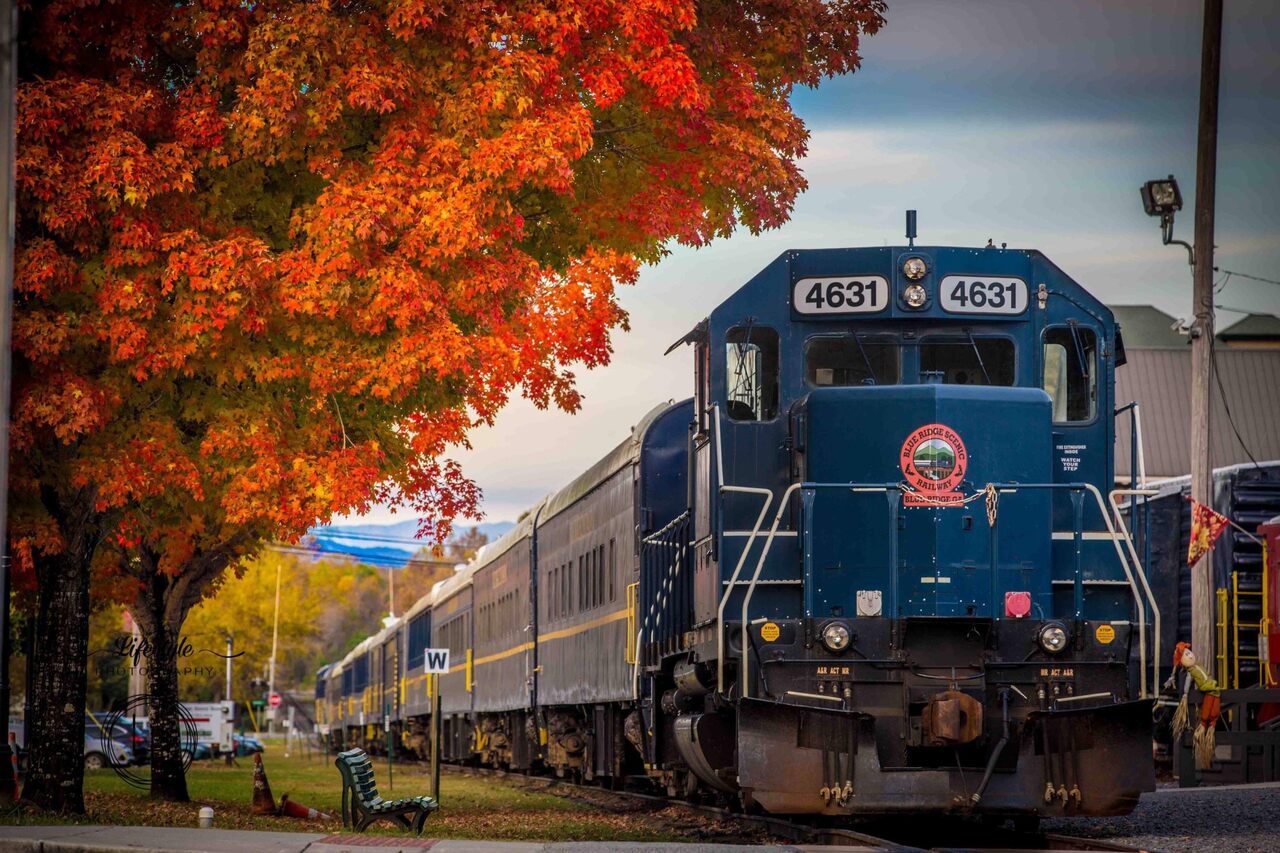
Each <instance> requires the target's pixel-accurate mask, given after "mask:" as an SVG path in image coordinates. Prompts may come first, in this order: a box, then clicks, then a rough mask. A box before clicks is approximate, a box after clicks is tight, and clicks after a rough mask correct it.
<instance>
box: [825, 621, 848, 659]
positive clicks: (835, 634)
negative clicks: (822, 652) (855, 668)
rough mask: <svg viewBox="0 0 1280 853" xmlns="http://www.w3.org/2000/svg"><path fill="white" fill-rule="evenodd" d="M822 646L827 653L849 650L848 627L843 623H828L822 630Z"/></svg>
mask: <svg viewBox="0 0 1280 853" xmlns="http://www.w3.org/2000/svg"><path fill="white" fill-rule="evenodd" d="M822 645H824V646H826V647H827V651H829V652H842V651H844V650H845V649H847V648H849V626H848V625H846V624H844V623H843V622H828V623H827V626H826V627H825V628H823V629H822Z"/></svg>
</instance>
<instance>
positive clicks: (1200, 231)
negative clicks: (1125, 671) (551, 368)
mask: <svg viewBox="0 0 1280 853" xmlns="http://www.w3.org/2000/svg"><path fill="white" fill-rule="evenodd" d="M1221 59H1222V0H1204V34H1203V36H1202V41H1201V45H1200V122H1199V132H1198V137H1197V142H1196V222H1195V226H1196V228H1195V271H1194V276H1195V286H1194V289H1193V294H1192V301H1193V306H1192V307H1193V308H1194V310H1195V325H1194V326H1193V327H1192V341H1191V497H1193V498H1195V499H1196V500H1197V501H1199V502H1200V503H1202V504H1205V505H1206V506H1212V505H1213V462H1212V460H1211V459H1210V456H1209V438H1210V423H1209V410H1210V406H1211V399H1210V384H1209V380H1210V378H1211V376H1212V373H1213V335H1214V325H1213V207H1214V190H1215V184H1216V181H1217V174H1218V76H1219V66H1220V64H1221ZM1213 587H1214V578H1213V557H1212V552H1210V553H1209V554H1206V555H1205V556H1203V557H1201V558H1200V560H1199V562H1198V563H1196V565H1194V566H1192V567H1191V647H1192V648H1193V649H1195V651H1196V655H1197V657H1199V658H1200V660H1202V661H1211V660H1213V655H1214V648H1213V645H1214V643H1213V635H1214V589H1213Z"/></svg>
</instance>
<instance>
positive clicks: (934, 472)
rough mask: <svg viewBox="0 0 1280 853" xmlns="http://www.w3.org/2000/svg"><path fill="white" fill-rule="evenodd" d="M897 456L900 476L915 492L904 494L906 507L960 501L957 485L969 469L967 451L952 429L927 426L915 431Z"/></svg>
mask: <svg viewBox="0 0 1280 853" xmlns="http://www.w3.org/2000/svg"><path fill="white" fill-rule="evenodd" d="M898 456H899V460H898V461H899V464H900V465H901V466H902V475H903V477H905V478H906V481H907V484H908V485H909V486H911V488H912V489H913V490H914V494H906V495H903V504H904V505H905V506H939V505H941V506H953V505H956V504H959V503H960V502H961V501H962V499H963V498H962V496H961V495H960V493H959V492H957V491H956V486H959V485H960V483H961V481H963V480H964V472H965V469H966V468H968V467H969V452H968V451H967V450H965V446H964V442H963V441H961V440H960V436H959V435H958V434H957V433H956V431H955V430H953V429H952V428H951V427H949V426H947V425H945V424H926V425H925V426H922V427H920V428H918V429H916V430H914V431H913V432H912V433H911V434H910V435H908V436H907V440H906V441H904V442H903V443H902V452H901V453H900V454H898Z"/></svg>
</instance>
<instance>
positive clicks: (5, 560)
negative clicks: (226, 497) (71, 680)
mask: <svg viewBox="0 0 1280 853" xmlns="http://www.w3.org/2000/svg"><path fill="white" fill-rule="evenodd" d="M17 87H18V4H17V3H14V2H12V0H0V217H3V219H2V220H0V715H3V717H4V729H3V730H0V732H2V734H0V738H3V743H2V744H0V759H3V767H0V798H3V799H13V797H14V795H15V793H16V792H15V790H14V787H15V786H14V779H13V774H12V773H10V771H9V756H10V754H11V753H10V751H9V545H8V543H9V530H8V519H9V391H10V386H11V383H12V376H13V349H12V347H11V345H10V341H11V338H10V330H11V329H12V328H13V251H14V225H15V211H16V209H17V207H16V204H15V201H14V199H15V196H16V195H17V189H16V187H15V174H14V149H15V146H16V140H15V138H14V137H15V134H16V133H17V120H16V119H17V104H16V99H17V95H16V92H17ZM14 766H15V767H16V765H14Z"/></svg>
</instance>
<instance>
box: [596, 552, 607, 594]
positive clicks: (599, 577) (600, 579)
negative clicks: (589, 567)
mask: <svg viewBox="0 0 1280 853" xmlns="http://www.w3.org/2000/svg"><path fill="white" fill-rule="evenodd" d="M604 572H605V567H604V546H603V545H597V546H596V606H597V607H598V606H600V605H601V604H604V602H605V597H604V592H605V586H604V584H605V580H604Z"/></svg>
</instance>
